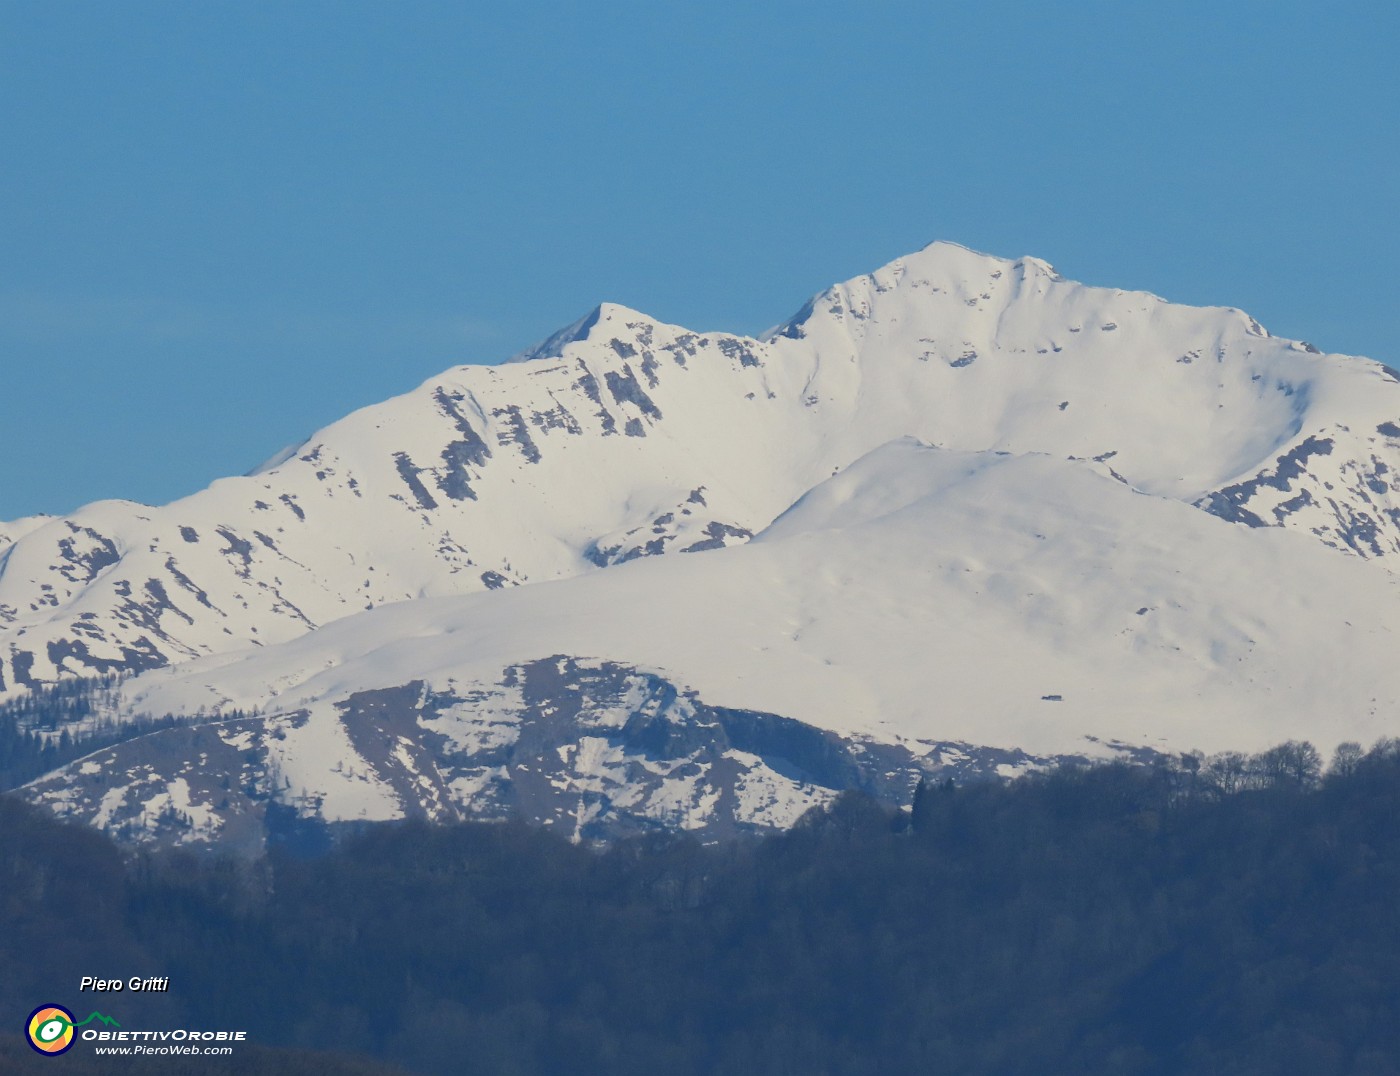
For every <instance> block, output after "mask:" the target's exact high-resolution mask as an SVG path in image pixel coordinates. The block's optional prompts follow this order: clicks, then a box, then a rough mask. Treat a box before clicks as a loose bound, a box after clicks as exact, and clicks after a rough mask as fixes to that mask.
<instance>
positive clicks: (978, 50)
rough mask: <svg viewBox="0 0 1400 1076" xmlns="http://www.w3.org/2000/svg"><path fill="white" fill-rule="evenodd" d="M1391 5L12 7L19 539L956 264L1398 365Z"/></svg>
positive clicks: (1399, 212) (2, 135)
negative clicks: (564, 332)
mask: <svg viewBox="0 0 1400 1076" xmlns="http://www.w3.org/2000/svg"><path fill="white" fill-rule="evenodd" d="M1397 55H1400V4H1396V3H1394V2H1392V0H1384V2H1374V3H1335V4H1324V3H1321V2H1318V3H1306V4H1305V3H1289V2H1277V3H1262V2H1261V3H1250V2H1231V3H1228V4H1220V3H1218V2H1212V3H1194V2H1182V0H1174V2H1172V3H1166V4H1163V3H1138V2H1134V0H1122V2H1120V3H1094V2H1078V3H1073V4H1070V3H1064V4H1047V3H1038V2H1033V0H1024V2H1020V3H1011V4H1008V3H996V2H985V0H983V2H977V3H973V2H967V3H956V4H952V3H935V2H923V3H894V2H880V0H866V2H861V3H858V2H853V0H846V2H843V3H831V2H827V0H808V2H806V3H800V4H799V3H783V2H769V3H744V4H726V3H717V2H714V0H711V2H708V3H687V2H677V0H667V2H665V3H657V2H654V0H649V2H646V3H635V4H631V3H629V4H619V3H608V2H606V0H595V2H593V3H577V4H566V3H543V2H541V3H529V2H521V3H518V4H484V3H464V2H460V0H457V2H451V3H446V2H445V3H429V2H414V0H393V2H390V0H383V2H378V3H363V2H355V0H336V2H334V3H310V2H288V0H277V2H269V3H262V2H255V0H240V2H237V3H228V2H218V0H203V2H200V3H190V2H187V0H178V2H169V3H165V2H161V3H157V2H151V0H122V2H120V3H115V2H111V0H101V2H98V3H86V2H83V3H80V2H73V0H36V2H30V0H25V2H16V0H0V518H4V519H12V518H15V517H18V516H21V515H25V514H29V513H33V512H40V511H48V512H57V511H65V510H70V509H72V508H74V507H76V506H77V505H78V504H81V503H83V502H85V501H88V500H93V499H97V498H100V497H127V498H131V499H135V500H143V501H148V502H159V501H165V500H169V499H172V498H174V497H177V496H181V495H184V494H186V493H189V492H192V491H194V490H195V489H197V488H199V487H201V486H203V485H204V484H206V483H207V482H209V481H210V480H212V479H214V478H215V477H218V476H220V475H223V474H228V473H239V472H242V471H244V470H247V469H248V468H249V467H251V466H253V465H255V464H256V463H258V462H259V461H260V460H261V459H262V458H264V457H266V456H268V455H271V454H272V453H273V452H275V451H276V450H277V449H279V448H281V447H282V446H283V445H285V444H287V443H289V442H291V441H294V440H297V439H299V438H300V437H302V436H304V435H306V434H308V433H310V432H311V431H312V430H314V429H315V428H316V427H318V426H320V425H323V424H325V423H326V422H329V421H331V420H333V419H335V418H337V417H339V416H340V415H342V414H344V413H346V412H348V411H350V410H352V409H354V408H356V407H359V406H362V405H364V404H368V403H372V402H374V401H376V400H378V399H382V398H384V397H386V396H388V395H391V394H394V393H396V392H401V391H404V390H407V389H409V388H411V387H413V386H414V385H416V384H418V383H419V382H421V381H422V380H424V379H426V378H428V377H430V376H431V375H433V374H434V373H436V372H437V371H439V370H441V369H444V368H446V367H448V366H451V365H454V364H456V363H461V362H475V361H492V360H495V359H498V358H501V357H504V356H506V355H508V354H510V353H512V352H514V351H516V350H518V349H520V348H521V347H523V346H524V345H526V344H529V343H531V342H533V341H534V340H536V339H538V338H540V337H543V336H545V335H547V334H548V333H549V332H551V331H553V330H554V329H556V328H558V327H559V326H560V325H562V324H565V323H567V322H569V321H571V320H573V319H574V318H576V317H578V316H580V315H581V314H582V313H584V312H585V311H587V310H588V309H589V308H590V307H592V306H593V305H594V304H595V303H597V302H598V301H600V300H602V299H610V300H614V301H617V302H622V303H626V304H628V305H631V306H634V307H638V308H640V309H642V310H645V311H647V312H648V313H651V314H653V315H655V316H657V317H660V318H663V319H666V320H669V321H674V322H679V323H682V324H685V325H688V326H691V327H694V328H698V329H720V328H723V329H732V330H736V331H750V332H753V331H758V330H761V329H763V328H765V327H767V326H768V325H770V324H772V323H774V322H776V321H778V320H780V319H781V318H783V317H784V316H786V315H787V314H789V313H791V312H792V311H793V310H794V309H795V308H796V307H798V306H799V305H800V304H801V302H802V301H803V300H804V299H805V298H806V297H807V296H808V295H809V294H810V293H812V292H814V291H817V290H819V289H820V288H822V287H824V286H825V285H827V284H829V283H831V282H833V281H835V280H840V279H844V278H847V277H850V276H854V275H856V274H858V273H861V272H865V271H868V270H870V269H873V268H875V267H876V266H878V265H880V264H882V263H884V262H886V261H888V260H890V259H891V258H893V257H895V256H897V255H899V254H902V253H906V252H908V251H910V250H912V249H915V248H917V247H919V246H921V245H923V244H924V243H925V242H927V241H929V240H931V239H934V238H946V239H953V240H957V241H958V242H961V243H964V244H966V245H968V246H971V247H975V248H977V249H981V250H986V251H989V252H992V253H997V254H1002V255H1011V256H1014V255H1019V254H1027V253H1029V254H1036V255H1038V256H1040V257H1043V258H1046V259H1048V260H1049V261H1051V262H1053V263H1054V264H1055V265H1056V266H1057V267H1058V268H1059V269H1060V270H1061V272H1063V273H1064V274H1065V275H1067V276H1070V277H1074V278H1076V279H1080V280H1084V281H1087V282H1090V283H1096V284H1108V285H1113V286H1118V287H1131V288H1146V289H1148V290H1150V291H1154V292H1157V293H1158V294H1160V295H1163V296H1165V297H1167V298H1169V299H1173V300H1178V301H1183V302H1195V303H1220V304H1227V305H1233V306H1239V307H1242V308H1244V309H1246V310H1248V311H1249V312H1251V313H1252V314H1254V315H1255V316H1256V317H1257V318H1259V320H1260V321H1262V322H1263V323H1264V325H1265V326H1266V327H1268V328H1269V329H1270V330H1272V331H1273V332H1275V333H1279V334H1282V335H1287V336H1296V337H1303V338H1306V339H1309V340H1312V341H1314V342H1315V343H1316V344H1318V345H1319V346H1321V347H1324V348H1326V349H1329V350H1337V351H1348V352H1355V353H1362V354H1369V355H1371V356H1373V357H1375V358H1379V359H1381V360H1383V361H1386V362H1389V363H1390V364H1392V365H1400V302H1398V301H1397V291H1396V287H1397V286H1396V263H1397V257H1398V256H1400V179H1397V177H1398V176H1400V136H1398V135H1397V132H1400V79H1397V77H1396V75H1395V74H1394V70H1395V66H1396V62H1397V61H1396V57H1397Z"/></svg>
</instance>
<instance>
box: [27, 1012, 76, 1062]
mask: <svg viewBox="0 0 1400 1076" xmlns="http://www.w3.org/2000/svg"><path fill="white" fill-rule="evenodd" d="M28 1031H29V1045H30V1046H32V1047H34V1049H36V1050H38V1051H39V1052H40V1053H41V1054H61V1053H63V1051H65V1050H67V1049H69V1048H71V1047H72V1045H73V1014H72V1013H71V1012H69V1011H68V1010H67V1009H65V1008H64V1007H63V1006H62V1005H40V1006H39V1007H38V1008H37V1009H35V1010H34V1011H33V1012H32V1013H30V1014H29V1025H28Z"/></svg>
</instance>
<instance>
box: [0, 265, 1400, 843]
mask: <svg viewBox="0 0 1400 1076" xmlns="http://www.w3.org/2000/svg"><path fill="white" fill-rule="evenodd" d="M1398 474H1400V384H1398V383H1397V382H1396V379H1395V376H1394V375H1393V374H1392V373H1391V372H1390V371H1389V370H1387V369H1386V368H1385V367H1383V366H1381V365H1379V364H1377V363H1373V362H1370V361H1367V360H1362V359H1355V358H1347V357H1343V356H1335V355H1322V354H1318V353H1317V352H1316V351H1315V350H1314V349H1312V348H1311V347H1310V346H1308V345H1306V344H1300V343H1294V342H1290V341H1284V340H1279V339H1276V338H1273V337H1270V336H1269V335H1268V334H1267V333H1265V332H1264V330H1263V329H1262V328H1261V327H1260V326H1259V325H1258V324H1257V323H1255V322H1254V321H1253V320H1252V319H1250V318H1248V317H1247V316H1246V315H1244V314H1242V313H1240V312H1238V311H1234V310H1228V309H1221V308H1204V309H1201V308H1190V307H1182V306H1176V305H1173V304H1169V303H1166V302H1164V301H1162V300H1160V299H1157V298H1156V297H1154V296H1151V295H1146V294H1143V293H1136V292H1122V291H1113V290H1107V289H1101V288H1090V287H1085V286H1083V285H1079V284H1075V283H1072V282H1068V281H1065V280H1063V279H1061V278H1060V277H1059V276H1058V275H1057V274H1056V273H1055V272H1054V271H1053V270H1052V269H1051V268H1050V267H1049V266H1048V265H1046V264H1045V263H1043V262H1040V261H1037V260H1035V259H1032V258H1023V259H1020V260H1017V261H1008V260H1003V259H998V258H991V257H987V256H984V255H980V254H975V253H973V252H971V251H967V250H965V249H963V248H961V247H956V246H953V245H950V244H934V245H932V246H930V247H928V248H925V249H924V250H922V251H920V252H919V253H917V254H914V255H911V256H909V257H907V258H904V259H900V260H898V261H895V262H893V263H891V264H890V265H888V266H886V267H884V268H883V269H880V270H878V271H877V272H875V273H874V274H872V275H870V276H865V277H860V278H857V279H855V280H853V281H849V282H847V283H846V284H842V285H838V286H835V287H833V288H831V289H828V290H827V291H826V292H823V293H822V294H821V295H819V296H817V297H816V298H814V299H813V300H812V301H811V302H809V303H808V304H807V305H806V306H805V307H804V308H803V310H802V311H801V312H800V313H799V314H798V316H797V317H795V318H794V319H792V320H791V321H789V322H787V323H784V324H783V325H781V326H779V327H778V328H776V329H774V330H773V331H772V332H770V333H768V334H765V336H764V338H762V339H753V338H746V337H739V336H731V335H727V334H721V333H695V332H690V331H687V330H684V329H681V328H678V327H675V326H669V325H663V324H660V323H657V322H655V321H653V320H651V319H649V318H647V317H645V316H644V315H642V314H639V313H636V312H635V311H631V310H627V309H625V308H623V307H618V306H612V305H604V306H602V307H600V308H599V309H598V310H596V311H595V312H594V313H593V314H592V315H590V316H589V317H587V318H585V319H583V320H582V321H580V322H578V323H576V324H575V325H573V326H570V327H569V328H568V329H566V330H563V331H562V332H560V333H558V334H556V335H555V336H553V337H551V338H550V339H549V340H547V341H545V343H543V344H542V345H540V346H539V347H537V348H535V349H533V350H531V351H529V352H527V353H525V354H524V355H522V356H519V357H518V358H517V359H516V360H514V361H512V362H509V363H506V364H504V365H500V366H495V367H481V366H476V367H458V368H456V369H453V370H450V371H448V372H447V373H445V374H444V375H442V376H441V377H440V378H436V379H434V380H432V381H430V382H428V383H426V384H425V385H423V386H422V387H420V388H419V389H418V390H415V391H414V392H411V393H408V394H406V395H404V396H402V397H399V398H396V399H393V400H390V401H387V402H386V403H383V404H380V405H377V406H374V407H370V408H366V409H364V410H363V411H359V412H356V413H355V414H353V415H351V416H349V417H348V418H346V419H344V420H342V421H340V422H338V423H335V424H334V425H332V426H330V427H327V428H326V429H325V430H322V431H320V432H319V433H317V434H316V435H315V436H313V437H312V438H310V439H309V440H308V441H307V442H306V443H305V444H303V445H301V446H300V447H298V448H297V449H296V450H295V451H294V453H293V454H292V455H291V456H289V457H287V458H286V459H285V460H282V461H281V462H278V463H276V464H275V465H274V466H269V467H267V468H265V469H263V470H261V471H260V472H258V473H256V474H253V475H251V476H247V477H244V478H236V479H226V480H223V481H220V482H217V483H215V484H214V485H213V486H211V487H210V488H209V489H208V490H205V491H204V492H202V493H199V494H196V495H195V496H193V497H189V498H186V499H184V500H182V501H178V502H175V503H174V504H171V505H167V506H164V507H161V508H147V507H144V506H140V505H133V504H128V503H124V502H104V503H101V504H97V505H92V506H89V507H88V508H85V509H83V510H81V511H79V512H78V513H75V514H74V515H73V516H72V517H69V518H64V519H48V520H45V519H40V520H28V521H23V522H22V523H20V524H17V525H4V526H0V558H3V559H0V627H2V628H3V630H0V677H3V687H4V689H5V690H6V691H7V692H10V693H11V694H13V693H16V692H22V691H23V690H25V689H26V688H28V687H31V686H32V685H35V684H39V683H43V682H45V681H49V680H52V679H54V678H56V677H60V676H63V675H68V674H87V673H95V672H106V671H113V670H132V671H140V670H149V671H146V672H145V674H144V675H141V676H138V677H136V678H134V679H132V680H130V681H128V682H127V683H126V684H125V686H124V688H123V691H122V694H121V697H122V702H121V704H120V705H119V706H118V707H117V708H116V709H115V710H114V712H113V714H110V715H108V716H109V717H110V716H116V717H120V716H123V715H130V714H135V713H139V712H149V713H166V712H172V713H194V712H197V711H210V710H214V709H218V708H224V709H229V708H240V709H250V708H257V709H258V710H260V711H261V716H258V717H252V718H244V719H242V723H235V724H228V723H225V724H222V725H220V724H213V725H207V726H200V727H199V728H195V729H174V730H167V731H165V732H161V733H156V734H153V735H151V736H147V737H142V738H140V739H139V740H133V741H130V742H129V743H128V744H124V745H119V746H118V747H115V748H110V749H108V751H107V752H105V753H103V754H102V755H100V756H93V757H92V758H90V759H88V760H86V761H85V762H84V763H80V764H75V765H74V766H72V767H69V768H68V769H67V770H65V771H63V772H61V773H59V774H58V775H55V776H53V777H51V778H48V779H45V780H44V781H41V782H40V783H38V784H37V785H35V786H32V788H31V794H32V795H34V796H35V797H36V798H38V799H40V800H42V801H44V802H48V803H50V804H51V805H53V806H55V808H57V809H59V810H60V811H64V812H67V813H72V814H75V815H77V816H79V817H85V818H88V819H89V820H92V821H95V822H97V823H99V824H106V825H110V826H119V825H122V824H130V823H131V822H132V820H133V819H134V818H142V817H144V818H145V819H147V820H148V821H149V820H150V819H152V818H156V817H162V816H163V817H169V818H177V817H178V818H184V819H185V820H186V822H184V823H181V825H182V826H183V827H184V828H183V829H182V830H180V832H179V833H177V834H176V836H177V837H180V839H185V838H189V837H198V836H200V835H202V836H203V837H210V836H213V835H217V834H219V833H221V832H225V831H229V830H228V827H230V826H233V827H234V828H235V829H236V828H237V825H238V823H237V822H236V819H239V818H244V819H249V818H251V819H253V821H254V823H256V825H253V823H249V824H250V825H253V828H254V829H256V828H257V826H258V825H261V824H262V823H261V822H260V821H258V819H260V818H261V817H262V814H263V813H265V812H264V811H263V808H262V807H259V806H257V805H258V804H265V803H266V802H268V801H269V800H273V801H281V802H285V803H289V804H294V805H297V806H298V809H300V810H302V811H311V810H316V811H319V813H320V814H321V815H322V816H323V817H326V818H358V817H394V816H397V815H400V814H403V813H425V814H428V815H429V816H433V817H440V816H448V817H451V816H455V815H456V814H461V813H486V814H488V815H489V814H491V813H492V812H496V813H499V812H502V811H506V810H512V809H515V810H519V809H522V805H524V807H525V809H527V813H532V814H533V815H534V816H536V817H539V818H541V819H542V820H544V821H548V822H551V824H557V825H573V826H574V828H575V829H576V830H577V831H578V832H580V833H592V832H603V831H616V830H618V829H619V828H622V829H626V828H627V827H628V826H632V827H636V826H646V825H660V826H685V827H691V828H709V829H714V830H715V831H717V832H718V831H722V830H724V829H725V828H726V827H729V828H733V827H736V826H738V827H744V826H751V825H767V824H786V823H788V822H790V821H792V820H793V818H795V817H796V814H797V813H800V810H801V809H802V808H804V807H805V806H807V805H810V803H812V802H819V801H820V800H821V798H822V797H823V796H826V795H830V794H834V790H835V789H836V788H838V787H844V786H845V785H849V784H852V783H854V784H857V785H862V786H865V787H872V788H879V789H882V790H884V791H885V792H886V793H888V795H889V796H890V797H891V798H896V799H897V798H898V797H899V795H901V794H907V791H908V789H909V788H911V787H912V784H913V782H914V781H915V780H916V779H917V775H918V774H919V773H920V772H925V771H937V770H940V769H946V768H950V767H951V768H953V769H955V770H956V769H958V768H961V769H962V770H968V769H972V770H976V769H978V768H996V767H998V766H1000V767H1003V768H1005V767H1007V766H1010V767H1015V766H1019V765H1024V764H1026V762H1027V761H1033V760H1034V759H1035V758H1045V757H1050V756H1054V755H1059V754H1084V753H1103V752H1105V751H1109V750H1112V749H1115V748H1114V747H1113V746H1111V745H1117V747H1116V749H1121V750H1130V749H1141V748H1161V749H1187V748H1193V747H1199V748H1203V749H1207V750H1211V749H1220V748H1257V747H1261V746H1265V745H1267V744H1269V743H1273V742H1277V741H1279V740H1282V739H1285V738H1288V737H1290V736H1300V737H1301V736H1306V737H1308V738H1313V739H1316V740H1319V741H1320V742H1322V743H1323V744H1330V743H1331V742H1335V740H1338V739H1342V738H1373V737H1374V736H1375V735H1379V734H1380V733H1382V732H1389V731H1393V730H1394V729H1393V724H1392V723H1391V722H1392V720H1393V714H1394V711H1395V702H1396V701H1397V699H1400V676H1398V675H1397V673H1396V672H1394V671H1392V666H1393V664H1394V663H1393V661H1391V660H1390V655H1391V654H1392V653H1393V651H1394V639H1393V636H1394V633H1395V631H1396V630H1397V628H1400V604H1397V602H1396V600H1395V594H1396V590H1395V588H1396V587H1397V586H1400V580H1398V579H1397V578H1396V576H1395V574H1393V573H1395V572H1400V477H1397V475H1398ZM754 535H758V538H757V540H750V539H752V538H753V536H754ZM725 547H737V548H725ZM677 553H687V554H689V555H687V556H684V557H680V556H672V555H670V554H677ZM629 562H636V563H629ZM560 714H566V715H569V716H568V719H567V720H560V719H558V715H560ZM756 730H757V731H756ZM1090 737H1091V738H1092V739H1087V738H1090ZM197 742H198V743H202V744H203V746H202V747H197V746H196V743H197ZM220 744H222V745H223V746H222V747H219V746H218V745H220ZM211 751H212V752H213V753H212V754H211ZM225 755H227V756H228V757H227V758H223V756H225ZM797 758H800V759H803V760H805V761H803V762H798V761H796V759H797ZM211 759H223V760H222V761H220V762H217V763H215V762H211V761H210V760H211ZM118 774H121V775H125V776H123V777H122V778H121V779H119V780H118V779H114V775H118ZM837 774H841V775H844V776H843V777H841V778H840V779H838V778H837V777H836V776H833V775H837ZM823 775H825V776H823ZM843 781H844V782H845V784H843ZM239 789H242V790H243V791H242V792H238V790H239ZM233 793H237V794H233ZM240 796H242V799H239V797H240ZM220 803H222V804H223V806H222V807H220V806H219V804H220ZM590 827H592V828H590ZM177 828H178V827H177ZM229 832H231V831H229Z"/></svg>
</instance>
